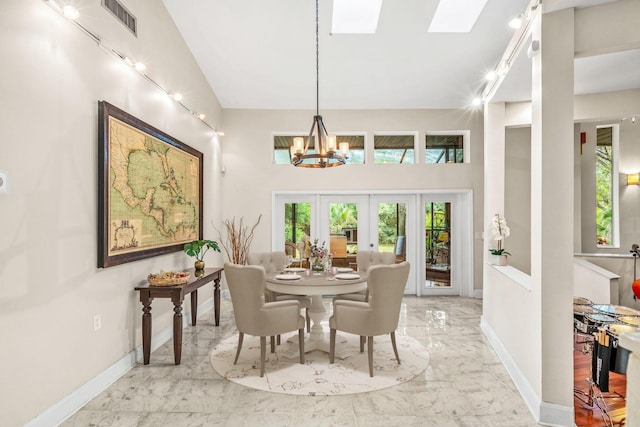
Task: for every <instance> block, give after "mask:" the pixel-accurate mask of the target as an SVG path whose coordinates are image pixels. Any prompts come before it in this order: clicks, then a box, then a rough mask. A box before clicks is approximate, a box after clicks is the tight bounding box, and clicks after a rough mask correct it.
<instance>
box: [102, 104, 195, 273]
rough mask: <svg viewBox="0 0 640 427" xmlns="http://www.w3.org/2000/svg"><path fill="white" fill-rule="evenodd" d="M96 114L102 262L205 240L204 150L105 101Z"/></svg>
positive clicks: (145, 255)
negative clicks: (203, 199)
mask: <svg viewBox="0 0 640 427" xmlns="http://www.w3.org/2000/svg"><path fill="white" fill-rule="evenodd" d="M98 114H99V123H98V143H99V159H98V160H99V162H98V164H99V167H98V169H99V176H98V216H99V218H98V267H111V266H114V265H118V264H123V263H126V262H131V261H137V260H140V259H144V258H149V257H153V256H157V255H161V254H166V253H170V252H176V251H180V250H182V248H183V246H184V244H185V243H187V242H190V241H192V240H197V239H202V179H203V167H202V162H203V155H202V153H201V152H199V151H197V150H195V149H193V148H191V147H189V146H188V145H186V144H183V143H182V142H180V141H178V140H177V139H175V138H172V137H171V136H169V135H167V134H166V133H164V132H162V131H160V130H158V129H156V128H154V127H153V126H151V125H148V124H147V123H144V122H142V121H141V120H138V119H136V118H135V117H133V116H132V115H130V114H128V113H126V112H124V111H122V110H120V109H118V108H117V107H114V106H113V105H111V104H109V103H107V102H105V101H100V102H99V103H98Z"/></svg>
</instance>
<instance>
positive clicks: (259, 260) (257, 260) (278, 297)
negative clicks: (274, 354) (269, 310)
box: [247, 251, 311, 344]
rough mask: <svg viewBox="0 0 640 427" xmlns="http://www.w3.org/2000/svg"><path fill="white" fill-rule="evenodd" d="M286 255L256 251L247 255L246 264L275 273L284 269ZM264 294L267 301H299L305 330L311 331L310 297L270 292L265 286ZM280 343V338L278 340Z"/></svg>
mask: <svg viewBox="0 0 640 427" xmlns="http://www.w3.org/2000/svg"><path fill="white" fill-rule="evenodd" d="M286 259H287V255H286V254H285V253H284V252H278V251H276V252H256V253H250V254H248V255H247V264H249V265H261V266H262V267H264V270H265V271H266V272H267V273H276V272H280V271H282V270H284V269H285V267H286ZM265 295H266V297H267V300H268V301H289V300H296V301H298V302H299V303H300V308H304V310H305V319H306V322H307V332H310V331H311V319H310V318H309V307H311V298H309V297H305V296H304V295H289V294H280V293H277V292H272V291H270V290H268V289H266V288H265ZM278 344H280V340H278Z"/></svg>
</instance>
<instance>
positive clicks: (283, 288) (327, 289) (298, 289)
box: [266, 272, 367, 358]
mask: <svg viewBox="0 0 640 427" xmlns="http://www.w3.org/2000/svg"><path fill="white" fill-rule="evenodd" d="M296 275H298V276H299V277H300V278H299V279H294V280H291V279H289V280H284V279H278V278H277V277H278V276H281V273H270V274H267V277H266V287H267V289H269V290H271V291H273V292H278V293H282V294H293V295H305V296H310V297H311V307H309V317H310V318H311V320H312V322H313V324H312V325H311V333H310V334H309V337H308V338H306V339H305V343H304V351H305V353H308V352H310V351H313V350H321V351H324V352H326V353H328V352H329V333H328V331H327V332H325V330H324V328H323V326H322V319H324V317H325V315H326V312H327V311H326V310H325V308H324V304H323V302H322V297H323V296H324V295H340V294H349V293H352V292H358V291H362V290H365V289H366V288H367V275H366V274H363V273H361V272H354V273H352V274H351V275H349V276H351V277H353V275H358V276H359V277H358V278H350V279H340V278H338V277H340V274H338V275H336V276H334V275H333V274H331V273H329V272H326V273H315V274H314V273H311V274H310V275H309V276H306V275H305V272H301V273H296ZM293 338H294V340H297V335H296V336H295V337H293ZM341 341H345V340H340V339H338V338H337V339H336V354H335V355H336V357H339V358H345V357H347V356H348V354H346V353H344V352H342V351H341V349H340V348H338V346H337V344H338V343H340V342H341ZM291 352H292V353H293V354H291V355H288V354H287V356H290V357H295V355H296V354H297V345H296V346H292V347H291Z"/></svg>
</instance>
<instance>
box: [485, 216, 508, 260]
mask: <svg viewBox="0 0 640 427" xmlns="http://www.w3.org/2000/svg"><path fill="white" fill-rule="evenodd" d="M491 234H492V235H493V239H494V240H495V241H496V248H495V249H489V252H490V253H491V255H498V256H503V257H501V262H500V264H501V265H506V257H507V255H511V254H510V253H509V252H507V251H506V250H505V249H504V248H503V247H502V242H503V241H504V239H505V238H507V237H509V234H511V230H510V229H509V226H508V225H507V220H506V219H505V218H504V217H503V216H500V214H495V215H494V216H493V219H492V220H491Z"/></svg>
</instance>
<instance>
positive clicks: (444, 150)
mask: <svg viewBox="0 0 640 427" xmlns="http://www.w3.org/2000/svg"><path fill="white" fill-rule="evenodd" d="M425 162H426V163H464V135H463V134H451V135H427V137H426V144H425Z"/></svg>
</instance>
